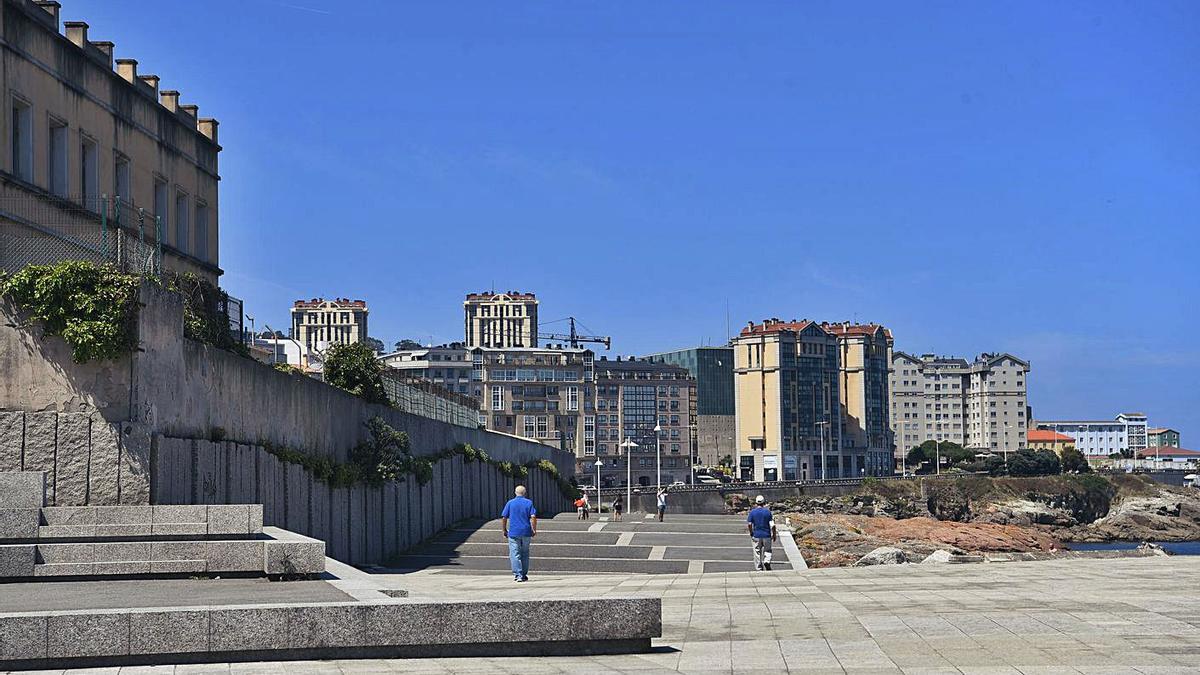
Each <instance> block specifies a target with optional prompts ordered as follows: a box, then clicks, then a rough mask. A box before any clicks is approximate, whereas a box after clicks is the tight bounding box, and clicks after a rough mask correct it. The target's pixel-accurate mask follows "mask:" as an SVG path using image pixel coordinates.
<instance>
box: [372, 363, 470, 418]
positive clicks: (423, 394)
mask: <svg viewBox="0 0 1200 675" xmlns="http://www.w3.org/2000/svg"><path fill="white" fill-rule="evenodd" d="M383 389H384V391H385V392H386V393H387V395H388V399H390V400H391V402H392V405H394V406H396V407H397V408H399V409H400V410H403V411H404V412H408V413H412V414H414V415H420V416H421V417H428V418H430V419H435V420H440V421H442V422H449V423H450V424H456V425H458V426H460V427H470V428H472V429H474V428H477V427H478V426H479V401H478V399H475V398H473V397H471V396H465V395H463V394H459V393H456V392H452V391H450V390H449V389H446V388H445V387H442V386H440V385H437V384H434V383H433V382H430V381H429V380H424V379H421V378H418V377H412V376H409V375H405V374H403V373H402V372H400V371H397V370H392V369H386V370H384V372H383Z"/></svg>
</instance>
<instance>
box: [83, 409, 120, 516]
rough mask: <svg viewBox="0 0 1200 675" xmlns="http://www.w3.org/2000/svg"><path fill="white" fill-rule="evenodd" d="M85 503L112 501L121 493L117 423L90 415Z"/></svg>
mask: <svg viewBox="0 0 1200 675" xmlns="http://www.w3.org/2000/svg"><path fill="white" fill-rule="evenodd" d="M91 447H92V450H91V453H90V454H89V455H88V504H96V505H109V504H116V503H117V501H118V499H119V498H120V496H121V471H120V464H121V425H120V424H119V423H117V424H113V423H110V422H108V421H106V420H105V419H104V418H103V417H101V416H100V415H92V420H91Z"/></svg>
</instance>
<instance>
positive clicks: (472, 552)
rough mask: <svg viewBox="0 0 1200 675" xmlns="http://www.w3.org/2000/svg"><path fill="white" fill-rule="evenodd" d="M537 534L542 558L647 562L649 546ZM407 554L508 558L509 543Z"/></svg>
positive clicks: (422, 549)
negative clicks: (551, 539) (555, 540)
mask: <svg viewBox="0 0 1200 675" xmlns="http://www.w3.org/2000/svg"><path fill="white" fill-rule="evenodd" d="M541 539H542V535H541V534H538V536H537V537H535V538H534V540H533V550H534V551H535V552H536V553H537V555H538V556H539V557H542V558H629V559H640V560H647V559H649V557H650V551H651V548H650V547H649V546H598V545H589V544H548V543H545V542H543V541H541ZM410 555H456V556H490V557H501V558H505V559H508V544H507V543H505V542H503V541H499V542H496V543H463V544H429V545H425V546H420V547H418V548H416V549H414V550H412V551H411V552H410Z"/></svg>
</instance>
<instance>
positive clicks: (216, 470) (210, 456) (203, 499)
mask: <svg viewBox="0 0 1200 675" xmlns="http://www.w3.org/2000/svg"><path fill="white" fill-rule="evenodd" d="M221 448H222V446H221V444H219V443H210V442H208V441H196V467H197V474H196V481H197V486H198V488H199V494H197V495H196V501H197V502H198V503H201V504H223V503H225V462H224V459H225V457H224V453H223V452H221Z"/></svg>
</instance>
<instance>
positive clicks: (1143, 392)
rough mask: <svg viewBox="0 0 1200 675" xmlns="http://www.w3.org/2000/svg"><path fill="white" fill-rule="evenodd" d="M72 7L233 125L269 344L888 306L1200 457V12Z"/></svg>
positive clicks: (911, 341) (247, 236)
mask: <svg viewBox="0 0 1200 675" xmlns="http://www.w3.org/2000/svg"><path fill="white" fill-rule="evenodd" d="M64 5H65V7H64V8H63V18H64V20H74V19H82V20H85V21H88V22H89V23H90V24H91V35H92V38H93V39H109V40H113V41H114V42H116V44H117V48H116V52H117V56H118V57H126V58H136V59H138V60H139V61H140V65H139V69H140V71H141V72H143V73H146V72H150V73H156V74H158V75H160V76H161V77H162V78H163V84H162V86H163V88H168V89H178V90H180V91H181V92H182V94H183V100H184V101H187V102H193V103H196V104H198V105H199V106H200V112H201V114H202V115H204V116H215V117H217V118H218V119H219V120H220V121H221V128H220V133H221V142H222V145H223V146H224V148H225V149H224V151H223V152H222V153H221V174H222V176H223V181H222V184H221V204H220V224H221V237H222V239H221V265H222V267H223V268H224V269H225V272H226V273H225V277H224V280H223V284H224V285H225V286H226V287H227V289H228V290H229V291H230V292H232V293H233V294H234V295H237V296H239V297H242V298H244V299H245V300H246V301H247V306H248V309H249V312H250V313H252V314H254V315H255V316H256V317H257V318H258V323H259V326H260V327H261V326H262V324H263V322H264V320H265V321H266V322H268V323H270V324H271V325H272V326H273V327H275V328H278V329H284V327H285V326H286V325H287V323H288V319H287V316H288V314H287V310H288V307H289V306H290V304H291V301H292V300H294V299H297V298H300V297H304V298H308V297H313V296H318V295H324V296H351V297H355V298H363V299H366V300H367V301H368V302H369V303H370V306H371V332H372V334H373V335H374V336H376V337H380V338H382V339H384V340H386V341H388V342H389V343H390V342H391V341H394V340H396V339H398V338H400V337H414V338H417V339H420V340H421V341H428V340H429V339H430V338H432V339H433V340H434V341H437V342H443V341H450V340H454V339H459V338H461V326H462V321H461V301H462V296H463V294H464V293H466V292H468V291H475V290H487V289H488V288H492V287H493V286H494V287H495V288H496V289H497V290H505V289H520V290H525V291H534V292H536V293H537V294H538V296H539V298H540V299H541V301H542V304H541V314H542V318H543V319H544V320H552V319H557V318H560V317H565V316H567V315H570V314H573V315H575V316H577V317H579V318H580V319H581V320H582V321H583V322H584V324H586V326H587V327H588V328H590V329H592V330H594V331H597V332H601V333H604V334H611V335H612V336H614V351H615V352H616V353H621V354H630V353H633V354H637V353H647V352H652V351H661V350H666V349H672V348H677V347H686V346H691V345H696V344H700V343H710V344H718V343H721V342H722V341H723V340H724V339H725V337H726V316H727V312H726V308H727V307H728V317H729V319H728V320H729V323H730V324H731V328H732V330H734V331H736V330H737V328H738V327H739V326H740V325H744V324H745V322H746V321H748V320H756V321H757V320H760V319H762V318H764V317H772V316H778V317H780V318H816V319H824V320H842V319H850V320H859V321H877V322H880V323H883V324H885V325H887V326H888V327H889V328H891V329H892V331H893V333H894V335H895V337H896V347H897V348H898V349H903V350H906V351H912V352H917V353H921V352H936V353H940V354H956V355H964V356H970V355H973V354H976V353H978V352H980V351H1010V352H1012V353H1014V354H1016V355H1018V356H1021V357H1024V358H1026V359H1028V360H1030V361H1031V362H1032V363H1033V372H1032V375H1031V377H1030V378H1029V382H1030V387H1031V390H1030V401H1031V403H1032V404H1033V406H1034V413H1035V416H1037V417H1042V418H1051V417H1065V416H1072V417H1095V418H1107V417H1110V416H1112V415H1115V414H1116V413H1118V412H1120V411H1122V410H1143V411H1145V412H1147V413H1148V414H1149V415H1150V421H1151V424H1154V425H1157V424H1165V425H1170V426H1172V427H1174V428H1177V429H1179V430H1181V431H1182V432H1183V435H1184V439H1183V440H1184V445H1185V446H1190V447H1200V440H1198V439H1197V438H1196V437H1195V436H1194V435H1193V434H1200V386H1197V381H1198V380H1200V346H1197V344H1198V343H1197V339H1196V336H1197V335H1198V334H1200V330H1197V329H1198V328H1200V325H1198V324H1200V322H1198V321H1197V318H1196V309H1195V304H1196V299H1197V297H1200V272H1198V270H1197V264H1196V263H1197V253H1198V252H1200V246H1198V243H1200V233H1198V228H1197V224H1198V223H1197V220H1198V214H1200V124H1197V123H1196V120H1197V119H1198V117H1200V69H1197V68H1196V64H1197V63H1200V3H1196V2H1190V1H1181V2H1138V3H1129V2H1088V3H1085V2H1055V3H1041V2H1029V3H1021V2H1017V3H1011V2H1009V3H999V2H996V3H978V2H975V3H960V2H914V3H834V2H819V3H816V2H780V3H765V2H763V3H732V2H729V3H715V2H711V3H708V2H654V3H646V2H549V1H546V2H526V3H493V2H479V3H432V2H431V3H422V4H417V3H407V2H397V3H393V2H382V1H378V2H367V1H361V2H342V1H340V0H339V1H335V0H279V1H278V2H276V1H273V0H244V1H237V2H235V1H234V0H212V1H211V2H208V3H203V5H201V4H198V3H190V2H181V1H178V0H171V1H162V0H155V1H147V0H140V1H137V0H123V2H120V3H114V2H108V1H107V0H105V1H101V0H69V1H66V0H64ZM201 6H202V7H203V9H202V10H200V9H197V8H199V7H201ZM1189 306H1192V307H1193V309H1191V310H1189V309H1187V307H1189ZM559 325H561V324H559ZM555 327H557V326H555Z"/></svg>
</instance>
